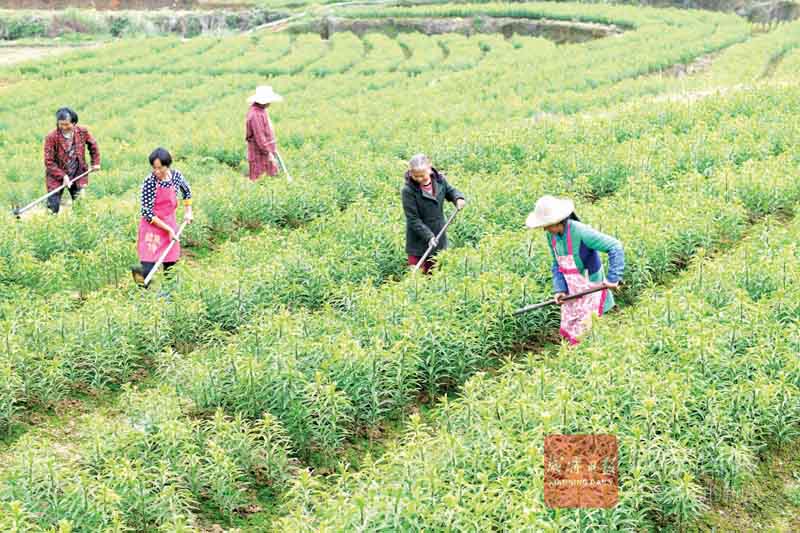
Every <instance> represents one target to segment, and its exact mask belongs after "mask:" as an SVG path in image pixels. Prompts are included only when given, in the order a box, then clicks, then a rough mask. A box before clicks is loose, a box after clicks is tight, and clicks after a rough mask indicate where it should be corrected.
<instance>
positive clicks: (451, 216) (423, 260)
mask: <svg viewBox="0 0 800 533" xmlns="http://www.w3.org/2000/svg"><path fill="white" fill-rule="evenodd" d="M458 211H459V209H458V208H456V210H455V211H453V214H452V215H450V218H448V219H447V222H445V224H444V227H442V229H441V230H439V233H438V234H437V235H436V240H437V241H438V240H439V239H441V238H442V235H444V232H445V230H446V229H447V226H449V225H450V223H451V222H452V221H453V219H454V218H456V215H457V214H458ZM432 250H433V245H432V244H429V245H428V249H427V250H425V255H423V256H422V257H421V258H420V260H419V261H417V264H416V265H414V270H413V271H414V272H416V271H417V270H419V269H420V267H421V266H422V265H424V264H425V260H426V259H428V256H429V255H430V253H431V251H432Z"/></svg>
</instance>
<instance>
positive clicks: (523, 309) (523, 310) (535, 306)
mask: <svg viewBox="0 0 800 533" xmlns="http://www.w3.org/2000/svg"><path fill="white" fill-rule="evenodd" d="M605 288H607V287H604V286H600V287H594V288H592V289H589V290H587V291H583V292H576V293H575V294H568V295H567V296H565V297H563V298H562V299H561V301H562V302H566V301H567V300H574V299H575V298H580V297H581V296H586V295H587V294H592V293H593V292H597V291H602V290H603V289H605ZM556 303H557V302H556V299H555V298H551V299H549V300H547V301H544V302H539V303H538V304H531V305H526V306H525V307H520V308H519V309H517V310H516V311H514V315H522V314H524V313H527V312H528V311H533V310H534V309H539V308H541V307H545V306H546V305H553V304H556Z"/></svg>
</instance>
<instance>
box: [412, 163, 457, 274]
mask: <svg viewBox="0 0 800 533" xmlns="http://www.w3.org/2000/svg"><path fill="white" fill-rule="evenodd" d="M401 195H402V198H403V211H404V212H405V215H406V253H407V254H408V264H409V265H410V266H414V265H416V264H417V263H418V262H419V260H420V259H421V258H422V256H423V255H425V252H426V250H427V249H428V246H433V250H432V251H431V254H430V256H429V258H428V259H427V260H426V261H425V263H424V264H423V265H422V266H421V267H420V269H421V270H422V271H423V272H424V273H425V274H428V273H429V272H430V269H431V267H432V266H433V261H432V260H431V259H430V257H433V255H435V254H436V253H437V252H439V251H440V250H444V249H445V248H447V234H446V233H443V234H442V236H441V238H440V239H439V240H438V241H437V239H436V235H437V234H438V233H439V231H441V229H442V228H443V227H444V225H445V217H444V201H445V200H449V201H451V202H453V203H454V204H455V205H456V209H459V210H460V209H463V208H464V205H465V204H466V200H465V199H464V195H463V194H461V193H460V192H459V191H458V190H457V189H456V188H455V187H453V186H452V185H450V184H449V183H447V179H446V178H445V176H444V175H443V174H441V173H440V172H439V171H438V170H436V169H435V168H433V166H431V161H430V159H428V156H426V155H425V154H417V155H415V156H413V157H412V158H411V159H410V160H409V162H408V170H407V171H406V174H405V185H403V189H402V192H401Z"/></svg>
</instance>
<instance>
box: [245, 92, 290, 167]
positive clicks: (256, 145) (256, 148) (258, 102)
mask: <svg viewBox="0 0 800 533" xmlns="http://www.w3.org/2000/svg"><path fill="white" fill-rule="evenodd" d="M282 100H283V97H282V96H281V95H279V94H278V93H276V92H275V91H273V90H272V87H270V86H269V85H260V86H258V87H256V92H255V94H254V95H252V96H251V97H250V98H249V100H248V102H250V109H249V110H248V111H247V124H246V135H245V139H247V162H248V163H249V164H250V179H251V180H253V181H255V180H257V179H259V178H260V177H261V176H262V175H263V174H264V173H266V174H268V175H270V176H275V175H276V174H278V161H277V157H276V151H277V149H278V147H277V143H276V141H275V130H274V129H273V128H272V121H270V119H269V113H268V112H267V108H268V107H269V105H270V104H271V103H273V102H280V101H282Z"/></svg>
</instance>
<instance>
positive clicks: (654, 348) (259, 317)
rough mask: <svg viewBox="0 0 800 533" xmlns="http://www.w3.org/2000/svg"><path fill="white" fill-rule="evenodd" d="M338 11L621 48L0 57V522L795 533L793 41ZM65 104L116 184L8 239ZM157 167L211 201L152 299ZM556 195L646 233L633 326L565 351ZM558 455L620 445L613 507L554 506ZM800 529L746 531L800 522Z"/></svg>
mask: <svg viewBox="0 0 800 533" xmlns="http://www.w3.org/2000/svg"><path fill="white" fill-rule="evenodd" d="M339 15H340V16H342V17H346V18H355V19H360V20H370V19H375V18H381V17H392V18H400V19H422V18H440V17H441V18H449V17H476V16H488V17H496V18H498V17H508V18H515V19H530V20H547V21H561V22H576V21H579V22H583V23H586V22H589V23H598V24H613V25H615V26H616V27H618V28H620V29H621V30H622V32H621V34H619V35H616V36H610V37H605V38H599V39H595V40H592V41H588V42H583V43H578V44H559V45H556V44H555V43H554V42H552V41H549V40H546V39H543V38H537V37H527V36H521V35H514V36H512V37H511V38H508V39H506V38H504V37H503V36H502V35H500V34H489V33H475V34H473V35H470V36H465V35H460V34H452V33H450V34H441V35H430V36H428V35H423V34H421V33H400V34H398V35H390V34H384V33H378V32H373V33H366V34H365V35H363V36H358V35H355V34H352V33H348V32H342V33H335V34H334V35H333V37H332V38H331V39H330V40H327V41H326V40H322V39H320V37H319V35H318V34H313V33H292V32H287V31H282V32H255V33H251V34H241V35H234V36H227V37H210V36H200V37H196V38H193V39H189V40H183V39H179V38H175V37H149V38H144V37H139V38H133V37H132V38H125V39H121V40H116V41H113V42H109V43H106V44H104V45H102V46H97V47H91V48H85V49H81V50H76V51H75V52H71V53H68V54H65V55H59V56H54V57H52V58H49V59H43V60H38V61H35V62H27V63H16V64H13V65H10V66H5V67H3V68H2V69H1V70H0V149H2V153H3V155H4V157H3V158H2V160H0V183H1V184H2V187H0V204H2V206H3V209H2V210H1V211H0V224H2V225H3V227H4V229H3V231H2V232H0V531H19V532H23V531H25V532H28V531H35V532H40V531H57V532H67V531H76V532H77V531H81V532H100V531H102V532H106V531H108V532H111V531H115V532H116V531H142V532H150V531H213V530H214V529H213V527H214V526H215V525H219V526H221V527H222V528H224V529H225V530H230V531H234V530H236V529H237V528H238V529H240V530H241V531H252V532H256V531H293V532H294V531H297V532H300V531H309V532H311V531H343V532H344V531H348V532H349V531H423V530H424V531H475V532H478V531H531V532H538V531H695V530H709V531H710V530H712V528H714V527H716V528H718V529H717V530H720V531H727V530H730V531H733V530H737V529H742V528H744V529H747V528H748V527H749V526H748V522H747V517H748V516H750V517H752V516H753V515H752V513H751V514H750V515H748V514H747V513H750V512H751V511H750V510H746V512H743V515H744V518H741V519H740V521H739V522H737V521H736V520H734V519H729V520H722V519H720V518H719V517H717V515H715V514H714V513H715V512H716V511H717V510H719V509H720V505H722V504H723V503H725V502H728V503H730V502H740V501H745V500H744V498H746V497H748V496H749V495H753V494H762V493H765V492H766V491H761V492H759V491H758V490H757V487H759V486H763V485H764V484H765V483H767V481H769V480H770V479H773V478H774V479H773V481H774V484H771V485H770V487H771V489H770V491H771V492H770V494H773V493H774V491H772V487H775V490H785V494H783V495H781V496H780V498H783V499H778V496H775V495H774V494H773V498H774V499H773V500H772V504H771V505H772V506H771V507H769V508H770V509H779V508H781V507H783V508H784V509H786V508H789V509H794V510H796V511H797V513H795V514H794V516H795V517H796V516H798V514H800V500H798V490H797V482H800V472H796V470H795V476H796V478H795V482H794V483H792V482H788V481H787V482H786V484H785V485H784V484H783V483H782V482H781V483H778V481H777V480H778V479H779V477H778V474H777V473H775V472H777V470H775V471H774V472H773V474H770V473H769V472H766V473H765V472H764V471H763V469H764V468H765V467H763V466H762V465H761V461H762V460H764V459H765V458H767V459H768V458H774V457H788V458H787V459H786V461H789V462H790V463H791V461H793V459H792V455H793V454H794V455H796V450H797V437H798V432H799V431H800V361H798V358H797V351H798V346H800V322H798V321H799V320H800V308H798V304H797V301H798V295H800V286H798V284H797V282H796V279H797V277H798V274H800V266H798V264H797V261H796V259H797V257H798V248H797V244H796V243H797V239H798V237H800V222H798V220H797V219H796V218H795V212H796V208H797V205H798V202H800V182H798V180H796V179H795V176H796V173H797V172H798V170H800V156H799V155H798V150H797V147H798V142H800V120H798V119H800V89H798V84H797V81H798V72H800V48H798V46H800V23H792V24H784V25H780V26H778V27H776V28H775V29H773V30H772V31H770V32H768V33H754V32H753V31H752V30H753V28H751V26H750V25H749V24H748V23H747V22H746V21H745V20H744V19H742V18H739V17H737V16H735V15H729V14H721V13H711V12H701V11H687V10H678V9H650V8H638V7H629V6H608V5H599V4H571V3H547V2H546V3H514V4H493V3H480V4H464V3H459V4H453V5H449V4H447V5H422V6H412V7H380V8H378V7H374V6H369V7H354V8H352V9H345V10H343V11H341V12H340V13H339ZM676 65H677V66H681V65H682V66H684V67H682V68H678V67H676ZM687 65H688V66H689V67H686V66H687ZM683 70H685V71H686V72H688V74H687V75H678V73H679V72H681V71H683ZM261 84H270V85H272V86H273V87H274V88H275V89H276V90H277V91H278V92H280V93H281V94H283V95H284V98H285V100H284V102H282V103H280V104H275V105H274V106H273V107H272V108H271V117H272V120H273V123H274V124H275V127H276V130H277V134H278V145H279V148H280V150H281V154H282V156H283V157H284V159H285V160H286V162H287V164H288V166H289V168H290V170H291V172H292V174H293V176H294V177H295V179H294V181H293V183H292V184H291V185H289V186H287V184H286V182H285V180H283V179H282V178H281V177H280V176H279V177H278V178H276V179H272V180H270V179H262V180H261V181H259V182H256V183H251V182H250V181H249V180H248V179H247V178H246V175H245V173H246V169H247V161H246V151H245V145H244V139H243V137H244V115H245V113H246V110H247V104H246V98H247V96H248V95H250V94H251V93H252V91H253V88H254V87H255V86H256V85H261ZM63 105H69V106H71V107H73V108H74V109H76V110H77V112H78V113H79V115H80V118H81V121H80V122H81V123H82V124H84V125H86V126H87V127H88V128H89V129H90V131H91V132H92V134H93V135H94V136H95V137H96V138H97V139H98V141H99V143H100V148H101V152H102V154H103V171H102V172H101V173H98V174H96V175H93V177H92V184H91V187H90V189H89V192H88V194H87V197H86V198H84V199H83V200H82V201H81V202H79V203H77V204H76V205H75V206H74V207H72V208H69V207H68V208H65V209H64V210H63V212H62V213H61V214H60V215H59V216H57V217H53V216H51V215H49V214H47V213H45V212H44V211H43V210H38V211H37V210H34V211H32V212H30V213H29V214H26V215H25V216H23V217H22V220H16V219H15V218H14V217H13V216H12V215H11V209H12V208H13V207H14V206H18V205H24V204H25V203H27V202H28V201H29V200H31V199H33V198H35V197H36V196H38V195H40V194H42V192H43V183H42V182H43V169H42V162H41V158H42V154H41V151H42V139H43V136H44V135H45V134H46V133H47V132H48V131H50V130H51V129H52V128H53V125H54V124H53V118H52V117H53V113H54V112H55V110H56V109H58V108H59V107H61V106H63ZM156 146H165V147H167V148H169V149H170V150H171V151H172V153H173V156H174V158H175V164H174V167H175V168H177V169H179V170H180V171H181V172H182V173H183V174H184V176H186V178H187V179H188V181H189V182H190V183H191V185H192V189H193V193H194V213H195V223H194V224H192V225H191V226H189V227H188V229H187V233H186V235H185V237H184V239H183V241H184V245H185V254H184V260H183V261H181V262H180V263H179V265H178V266H177V267H176V276H174V277H172V278H171V279H170V280H169V281H167V282H164V283H165V285H164V286H162V287H161V288H168V289H169V290H170V294H171V296H170V299H169V300H166V301H165V300H163V299H160V298H159V296H158V290H152V291H141V290H139V289H138V288H136V287H135V286H134V285H133V283H132V282H131V280H130V275H129V274H128V267H129V266H130V265H132V264H134V263H135V262H136V261H137V258H136V246H135V238H136V226H137V224H138V221H139V205H138V195H139V189H140V187H141V183H142V180H143V179H144V177H145V176H146V175H147V174H148V173H149V165H148V161H147V155H148V154H149V153H150V151H151V150H152V149H153V148H154V147H156ZM417 152H425V153H428V154H429V155H430V156H431V157H432V159H433V161H434V163H435V165H436V166H437V167H439V168H441V169H442V170H443V171H444V172H445V173H446V174H447V175H448V177H449V180H450V181H451V182H452V183H454V184H455V185H456V186H457V187H458V188H459V189H460V190H461V191H463V192H464V193H465V194H466V195H467V197H468V200H469V203H468V207H467V209H465V210H464V212H463V213H462V214H460V215H459V217H458V219H457V222H456V223H455V224H454V226H453V227H452V228H451V230H450V231H449V235H450V238H451V248H450V249H449V250H447V251H446V252H444V253H443V254H442V255H441V256H440V260H439V264H438V267H437V271H436V273H435V275H434V276H432V277H430V278H425V277H421V276H417V275H413V274H411V273H409V272H408V268H407V266H406V257H405V252H404V241H403V237H404V218H403V211H402V207H401V205H400V195H399V188H400V186H401V184H402V176H403V172H404V171H405V168H406V166H405V161H406V160H407V158H408V157H410V156H411V155H412V154H414V153H417ZM543 194H556V195H563V196H569V197H571V198H573V199H574V200H575V202H576V204H577V208H578V213H579V215H580V216H581V219H582V220H584V221H587V222H588V223H590V224H591V225H593V226H594V227H596V228H598V229H600V230H601V231H604V232H607V233H609V234H611V235H615V236H616V237H618V238H619V239H620V240H621V241H622V242H623V243H624V246H625V256H626V270H625V276H624V287H623V289H622V291H621V292H620V293H619V297H618V299H619V301H620V302H621V304H622V305H621V307H622V310H621V312H617V313H615V314H613V315H611V316H609V317H607V318H606V319H604V320H602V321H600V322H599V323H598V324H597V325H596V327H595V329H594V330H593V333H592V334H591V336H590V338H588V339H587V340H586V341H585V342H584V343H582V344H581V345H580V346H579V347H576V348H568V347H567V346H566V345H560V344H558V341H557V340H554V339H555V335H554V333H556V332H557V329H558V314H557V312H556V311H554V310H552V309H550V310H549V311H543V312H537V313H530V314H527V315H524V316H522V317H513V316H512V311H513V310H514V309H515V308H516V307H518V306H520V305H523V304H527V303H532V302H535V301H540V300H544V299H546V298H548V297H549V296H550V293H551V289H552V287H551V274H550V255H549V252H548V250H547V248H546V243H545V240H544V238H543V237H542V235H541V234H540V233H539V232H536V233H531V232H529V231H525V230H524V219H525V216H526V215H527V213H528V212H529V211H530V210H531V209H532V207H533V204H534V202H535V201H536V199H537V198H538V197H539V196H541V195H543ZM65 202H66V201H65ZM66 203H68V202H66ZM449 209H450V207H448V208H447V209H446V211H447V210H449ZM167 285H168V287H167ZM551 433H568V434H569V433H575V434H579V433H612V434H615V435H616V436H617V437H618V439H619V442H620V450H621V453H620V501H619V505H618V506H617V507H616V508H614V509H612V510H586V511H582V512H581V511H575V510H553V509H549V508H547V507H546V506H545V503H544V499H543V457H542V453H543V451H542V447H543V438H544V436H545V435H547V434H551ZM787 450H788V451H787ZM776 454H778V455H776ZM781 454H782V455H781ZM787 454H788V455H787ZM791 464H793V465H794V467H793V468H795V469H796V466H797V461H796V460H795V461H794V462H793V463H791ZM781 472H782V473H781V475H782V476H788V477H791V473H787V472H785V471H781ZM770 476H772V477H770ZM780 479H783V478H780ZM754 487H756V489H754ZM737 498H738V499H737ZM775 502H780V503H775ZM737 505H738V503H737ZM742 505H743V506H744V505H745V504H742ZM792 506H793V507H792ZM776 512H778V511H777V510H776ZM789 516H790V518H786V519H784V518H781V519H780V520H779V519H778V518H777V517H775V516H772V517H763V516H762V517H760V518H759V519H758V520H759V521H761V523H763V524H765V527H766V529H765V530H773V531H774V530H778V531H796V530H798V529H800V524H798V523H797V520H796V518H795V519H794V522H792V520H793V519H792V518H791V513H789ZM773 519H774V521H773V522H769V520H773ZM770 527H771V529H770ZM704 528H706V529H704Z"/></svg>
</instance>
